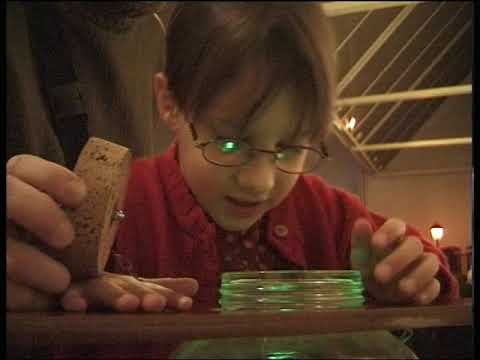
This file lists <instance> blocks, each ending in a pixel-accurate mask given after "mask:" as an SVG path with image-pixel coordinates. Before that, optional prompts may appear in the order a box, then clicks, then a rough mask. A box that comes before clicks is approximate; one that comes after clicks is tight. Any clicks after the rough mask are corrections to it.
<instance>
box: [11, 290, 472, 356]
mask: <svg viewBox="0 0 480 360" xmlns="http://www.w3.org/2000/svg"><path fill="white" fill-rule="evenodd" d="M472 317H473V315H472V302H471V299H463V300H461V301H459V302H458V303H455V304H452V305H433V306H422V307H415V306H410V307H406V306H405V307H377V308H364V309H357V310H326V311H316V312H314V311H308V312H306V311H305V312H303V311H298V312H296V311H295V312H275V313H266V312H265V313H261V312H232V313H220V312H219V311H215V310H212V311H211V312H204V313H173V312H170V313H160V314H145V313H137V314H112V313H89V314H72V313H63V312H58V313H57V312H55V313H7V345H8V346H28V347H35V346H40V345H41V346H48V345H49V344H79V345H81V344H83V345H87V344H141V343H149V342H153V343H162V342H165V341H170V340H173V339H175V340H186V339H198V338H216V337H236V336H277V335H301V334H320V333H334V332H348V331H361V330H374V329H387V330H394V329H406V328H427V327H428V328H430V327H444V326H446V327H452V326H471V325H472Z"/></svg>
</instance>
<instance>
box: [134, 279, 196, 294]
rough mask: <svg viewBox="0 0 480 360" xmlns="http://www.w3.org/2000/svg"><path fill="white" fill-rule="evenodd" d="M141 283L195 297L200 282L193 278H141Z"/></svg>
mask: <svg viewBox="0 0 480 360" xmlns="http://www.w3.org/2000/svg"><path fill="white" fill-rule="evenodd" d="M139 279H140V280H141V281H148V282H149V283H154V284H157V285H161V286H164V287H166V288H169V289H172V290H173V291H176V292H178V293H180V294H183V295H186V296H193V295H195V294H196V293H197V291H198V281H197V280H195V279H193V278H152V279H144V278H139Z"/></svg>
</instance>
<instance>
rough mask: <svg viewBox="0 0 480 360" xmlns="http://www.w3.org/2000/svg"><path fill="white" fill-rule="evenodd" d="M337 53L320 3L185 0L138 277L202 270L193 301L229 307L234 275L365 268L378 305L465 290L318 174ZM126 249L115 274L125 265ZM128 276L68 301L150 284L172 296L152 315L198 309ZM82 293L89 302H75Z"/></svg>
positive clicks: (133, 216)
mask: <svg viewBox="0 0 480 360" xmlns="http://www.w3.org/2000/svg"><path fill="white" fill-rule="evenodd" d="M334 53H335V52H334V48H333V47H332V42H331V37H330V35H329V30H328V27H327V23H326V19H325V17H324V15H323V14H322V12H321V10H320V7H319V5H318V4H315V3H299V4H288V3H286V4H276V5H271V4H262V3H239V2H234V3H228V2H227V3H198V4H195V5H192V4H189V3H180V4H179V5H178V6H177V8H176V10H175V11H174V13H173V14H172V18H171V21H170V24H169V26H168V34H167V62H166V63H167V66H166V71H165V73H159V74H157V75H156V76H155V77H154V80H153V86H154V92H155V99H156V108H157V110H158V115H159V117H160V118H161V119H162V120H163V121H165V123H166V124H167V125H168V126H169V128H170V129H171V130H172V132H173V134H174V135H175V139H174V142H173V143H172V145H171V146H170V148H169V149H168V150H167V151H166V152H165V153H164V154H162V155H160V156H158V157H156V158H152V159H142V160H137V161H136V162H135V163H134V164H133V166H132V169H131V179H130V184H129V191H128V195H127V200H126V205H125V209H124V210H125V212H126V214H127V217H126V219H125V220H124V221H123V224H122V226H121V228H120V230H119V233H118V237H117V240H116V243H115V252H116V253H118V254H119V255H120V257H121V258H122V259H123V260H126V261H128V262H129V263H131V265H132V268H131V271H132V274H134V275H136V276H141V277H142V278H158V277H172V278H183V277H189V278H194V279H196V281H197V282H198V291H197V293H196V294H195V296H194V297H193V306H194V308H196V307H198V308H202V309H203V308H211V307H215V306H217V305H216V304H217V303H216V301H217V300H218V296H217V291H218V286H219V279H220V275H221V273H222V272H225V271H248V270H267V269H268V270H271V269H273V270H279V269H306V270H308V269H323V270H329V269H351V268H354V269H359V270H360V271H362V275H363V279H364V282H365V286H366V289H367V292H368V296H369V298H371V299H372V301H375V302H377V303H387V304H414V303H416V304H429V303H432V302H434V301H435V302H449V301H452V300H454V299H455V298H456V297H457V296H458V284H457V283H456V281H455V279H454V278H453V276H452V275H451V274H450V272H449V270H448V266H447V263H446V261H445V258H444V256H443V255H442V254H441V253H440V252H439V251H438V250H437V249H435V248H434V247H433V246H432V245H431V243H430V242H428V241H425V240H424V239H422V237H421V236H420V234H419V233H418V232H417V231H415V230H414V229H412V228H411V227H408V226H406V225H405V224H404V223H403V222H402V221H401V220H398V219H388V220H386V219H385V218H384V217H382V216H380V215H377V214H375V213H372V212H371V211H369V210H368V209H366V208H365V207H364V206H363V205H362V204H361V203H360V202H359V201H358V200H357V199H356V198H355V197H354V196H352V195H350V194H348V193H346V192H343V191H341V190H339V189H336V188H335V187H332V186H330V185H328V184H326V183H325V182H324V181H323V180H322V179H321V178H320V177H318V176H312V175H306V174H307V173H308V172H311V171H312V170H314V169H316V168H317V169H320V171H321V163H322V161H324V159H325V157H326V156H327V154H326V152H325V149H324V146H323V145H322V139H323V138H324V137H325V134H326V132H327V128H328V126H329V124H330V121H331V119H332V117H333V114H334V111H335V109H334V101H335V96H334V94H335V83H334V79H333V74H334V67H333V56H334ZM118 258H119V257H112V259H111V261H110V270H112V271H113V272H125V269H124V268H123V267H122V266H121V262H118V261H117V259H118ZM120 277H121V275H108V277H106V278H104V279H103V280H101V281H99V280H98V279H97V280H96V282H95V284H94V286H93V285H92V284H90V285H89V287H88V288H89V291H83V290H82V289H85V287H83V288H82V286H85V285H82V286H79V287H73V288H72V289H71V290H70V291H69V292H67V294H66V295H65V297H64V300H65V299H70V301H64V306H65V307H66V308H67V310H68V309H70V310H76V309H84V308H85V306H87V305H88V304H91V303H94V302H95V299H98V298H99V297H100V295H95V296H94V295H92V294H98V293H103V294H105V293H109V294H110V295H108V296H110V297H109V299H108V300H102V301H103V304H104V305H105V304H107V305H110V304H113V303H114V301H116V300H117V299H118V298H119V297H121V296H124V299H125V295H130V296H138V297H141V296H144V295H145V293H149V294H151V295H155V294H157V295H158V296H160V297H158V296H157V298H156V299H155V298H154V296H153V297H152V296H151V297H150V300H151V302H152V303H151V304H150V305H151V306H150V307H149V306H145V304H144V306H143V308H144V309H146V310H147V311H158V310H162V309H163V308H164V307H165V306H166V305H167V306H169V305H170V306H172V307H175V308H177V309H188V308H190V305H191V303H190V296H191V295H193V293H194V292H195V291H196V290H197V289H196V284H195V285H194V286H193V287H194V288H195V289H192V286H190V287H188V286H187V287H188V289H187V290H182V289H178V288H177V289H174V290H177V291H178V292H179V293H184V294H185V295H187V296H185V297H182V296H180V295H178V294H177V295H173V296H172V297H169V294H167V295H165V293H162V292H161V291H160V290H159V291H156V290H157V289H156V288H155V285H151V286H150V287H149V286H148V285H147V284H148V282H144V283H143V284H142V283H141V282H138V281H136V280H134V279H133V278H129V279H128V280H125V279H126V277H121V279H123V280H121V281H119V280H118V279H119V278H120ZM190 285H191V284H190ZM162 291H163V290H162ZM159 294H163V295H159ZM102 296H103V295H102ZM105 296H107V295H105ZM105 296H104V299H105ZM108 296H107V297H108ZM162 296H163V297H162ZM74 298H76V299H77V301H79V302H81V301H82V299H83V301H84V303H83V304H84V305H85V306H78V307H77V308H76V307H75V306H68V303H69V302H70V304H71V303H72V302H73V300H72V299H74ZM162 299H163V300H162ZM172 299H173V300H172ZM66 304H67V305H66ZM77 304H78V302H77ZM136 306H138V302H137V305H132V307H131V309H133V310H134V309H136ZM112 307H113V305H112Z"/></svg>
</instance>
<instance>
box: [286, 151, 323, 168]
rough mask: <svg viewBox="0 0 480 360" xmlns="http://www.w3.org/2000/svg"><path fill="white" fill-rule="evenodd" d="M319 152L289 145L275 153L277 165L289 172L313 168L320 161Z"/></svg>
mask: <svg viewBox="0 0 480 360" xmlns="http://www.w3.org/2000/svg"><path fill="white" fill-rule="evenodd" d="M320 158H321V156H320V153H318V152H316V151H314V150H311V149H304V148H301V147H289V148H286V149H284V150H283V151H282V152H281V153H278V154H277V166H278V168H279V169H280V170H283V171H286V172H289V173H303V172H309V171H312V170H313V169H315V167H316V166H317V165H318V163H319V161H320Z"/></svg>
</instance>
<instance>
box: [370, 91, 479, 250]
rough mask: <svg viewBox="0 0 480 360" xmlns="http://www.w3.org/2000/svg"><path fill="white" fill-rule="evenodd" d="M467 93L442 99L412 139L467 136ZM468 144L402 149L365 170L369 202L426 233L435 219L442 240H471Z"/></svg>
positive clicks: (456, 242)
mask: <svg viewBox="0 0 480 360" xmlns="http://www.w3.org/2000/svg"><path fill="white" fill-rule="evenodd" d="M471 106H472V103H471V96H456V97H451V98H449V99H447V100H446V101H445V102H444V103H443V105H442V106H441V107H440V108H439V109H438V110H437V112H436V113H435V114H434V116H433V117H432V118H431V119H430V120H429V121H428V122H426V123H425V125H424V126H423V127H422V128H421V129H420V130H419V131H418V133H417V134H416V136H415V137H414V138H413V139H412V140H424V139H439V138H447V137H468V136H471V133H472V132H471V128H472V122H471V121H472V120H471ZM471 180H472V171H471V146H458V147H439V148H422V149H411V150H410V149H405V150H402V151H401V152H399V154H398V155H397V157H396V158H394V159H393V160H392V162H391V163H390V164H389V166H388V167H387V168H386V169H385V171H384V172H382V173H380V174H379V175H375V176H365V202H366V204H367V206H368V207H369V208H371V209H372V210H374V211H378V212H380V213H383V214H387V215H389V216H397V217H400V218H403V219H404V220H405V221H406V222H408V223H410V224H411V225H413V226H415V227H416V228H417V229H418V230H419V231H420V232H421V233H422V235H424V236H426V237H427V238H429V239H430V235H429V234H428V228H429V227H430V225H432V224H433V223H434V222H435V221H437V222H439V223H440V224H442V225H443V226H444V227H445V228H446V233H445V237H444V240H443V242H442V245H457V246H460V247H461V248H465V247H466V246H468V245H470V244H471V243H472V232H471V213H472V203H471V199H472V182H471Z"/></svg>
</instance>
